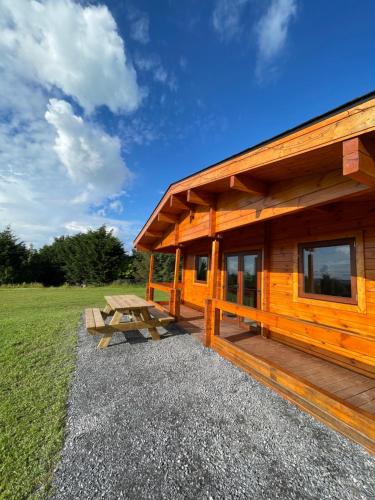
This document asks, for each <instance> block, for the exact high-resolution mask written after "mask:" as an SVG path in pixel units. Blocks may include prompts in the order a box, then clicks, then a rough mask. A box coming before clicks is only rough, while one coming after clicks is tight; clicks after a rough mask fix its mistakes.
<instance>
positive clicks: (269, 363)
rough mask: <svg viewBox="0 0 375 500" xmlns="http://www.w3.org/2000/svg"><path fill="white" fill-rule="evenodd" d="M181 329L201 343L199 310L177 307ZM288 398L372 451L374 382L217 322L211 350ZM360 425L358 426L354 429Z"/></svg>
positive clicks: (202, 331)
mask: <svg viewBox="0 0 375 500" xmlns="http://www.w3.org/2000/svg"><path fill="white" fill-rule="evenodd" d="M179 325H180V326H181V327H182V328H183V329H184V330H186V331H187V332H188V333H190V334H191V335H192V336H194V337H196V338H197V339H199V340H201V341H202V340H203V335H204V316H203V312H200V311H197V310H195V309H191V308H189V307H187V306H185V305H183V304H182V305H181V319H180V321H179ZM212 347H213V348H214V349H215V350H216V351H217V352H218V353H219V354H221V355H222V356H223V357H225V358H227V359H229V360H230V361H232V362H233V363H234V364H236V365H237V366H239V367H241V368H242V369H244V370H246V371H248V372H249V373H251V375H252V376H254V377H255V378H257V379H259V380H260V381H261V382H263V383H264V384H265V385H267V386H270V387H272V388H273V389H274V390H276V391H277V392H278V393H280V394H281V395H282V396H283V397H285V398H286V399H288V400H290V401H293V402H294V403H295V404H297V406H299V407H301V408H302V409H304V410H305V411H307V412H308V413H311V414H313V415H314V416H315V417H317V418H319V419H320V420H322V421H324V422H325V423H326V424H328V425H330V426H331V427H333V428H334V429H335V430H338V431H339V432H342V433H343V434H345V435H346V436H348V437H350V438H352V439H353V440H355V441H357V442H359V443H360V444H362V445H363V446H365V447H366V448H367V449H368V450H369V451H371V452H372V453H375V379H372V378H370V377H366V376H365V375H360V374H358V373H355V372H352V371H350V370H348V369H346V368H343V367H341V366H339V365H336V364H334V363H331V362H329V361H326V360H324V359H321V358H318V357H316V356H314V355H312V354H308V353H306V352H303V351H299V350H298V349H295V348H293V347H290V346H287V345H285V344H281V343H279V342H277V341H275V340H272V339H267V338H264V337H262V336H260V335H253V334H251V333H249V332H245V331H244V329H241V328H239V327H238V326H237V325H236V324H234V323H232V322H228V321H221V322H220V337H217V338H216V339H215V341H214V343H213V346H212ZM357 421H358V425H356V423H357Z"/></svg>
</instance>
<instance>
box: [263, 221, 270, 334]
mask: <svg viewBox="0 0 375 500" xmlns="http://www.w3.org/2000/svg"><path fill="white" fill-rule="evenodd" d="M270 264H271V222H269V221H267V222H265V223H264V239H263V283H262V287H263V304H262V309H263V311H267V312H268V311H269V310H270V293H271V288H270ZM261 334H262V336H263V337H266V338H268V337H269V336H270V328H269V325H267V324H265V323H262V326H261Z"/></svg>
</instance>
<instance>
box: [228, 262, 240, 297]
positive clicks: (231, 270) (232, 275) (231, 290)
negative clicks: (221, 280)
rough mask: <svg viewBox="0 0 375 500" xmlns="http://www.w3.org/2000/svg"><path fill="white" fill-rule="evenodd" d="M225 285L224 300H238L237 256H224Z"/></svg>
mask: <svg viewBox="0 0 375 500" xmlns="http://www.w3.org/2000/svg"><path fill="white" fill-rule="evenodd" d="M225 268H226V287H225V300H227V301H228V302H238V278H239V257H238V255H228V256H227V257H226V267H225Z"/></svg>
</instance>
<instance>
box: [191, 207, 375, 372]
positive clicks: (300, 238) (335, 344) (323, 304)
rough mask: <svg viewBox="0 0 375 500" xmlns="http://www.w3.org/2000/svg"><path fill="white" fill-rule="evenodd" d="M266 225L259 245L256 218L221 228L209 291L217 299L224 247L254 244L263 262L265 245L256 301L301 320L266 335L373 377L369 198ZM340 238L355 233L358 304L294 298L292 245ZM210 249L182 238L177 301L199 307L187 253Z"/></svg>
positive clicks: (199, 292) (199, 289)
mask: <svg viewBox="0 0 375 500" xmlns="http://www.w3.org/2000/svg"><path fill="white" fill-rule="evenodd" d="M268 227H269V233H270V234H269V237H268V238H269V239H268V240H267V241H268V248H267V249H265V241H266V240H265V224H264V223H259V224H255V225H251V226H245V227H244V228H242V229H241V230H232V231H228V232H225V233H223V235H222V239H221V240H220V253H221V255H220V269H219V280H218V284H217V285H218V289H217V290H218V293H217V296H218V297H220V298H224V282H225V279H224V254H225V253H232V252H236V251H238V252H240V251H245V250H258V249H259V250H261V251H262V253H263V261H264V256H265V253H264V252H265V251H266V250H268V252H269V270H268V274H269V278H268V279H269V283H268V287H269V292H268V297H267V298H266V297H265V292H266V290H265V286H266V284H265V282H264V280H265V278H264V276H263V279H262V282H263V286H262V308H263V309H267V310H269V311H270V312H272V313H277V314H280V315H283V316H290V317H294V318H298V319H300V320H302V321H306V322H309V323H301V325H302V326H301V328H298V329H297V330H296V331H295V332H291V331H286V330H283V328H282V327H280V328H273V329H272V330H270V331H269V334H270V337H271V338H274V339H275V340H278V341H281V342H284V343H287V344H288V345H292V346H294V347H297V348H299V349H302V350H305V351H308V352H311V353H314V354H315V355H319V356H321V357H325V358H329V359H330V360H332V361H334V362H336V363H338V364H341V365H342V366H346V367H349V368H351V369H355V370H357V371H358V372H360V373H363V374H366V375H370V376H372V377H375V201H372V200H370V199H369V200H366V201H362V202H361V201H346V202H340V203H337V204H335V205H334V206H329V207H326V208H324V207H323V208H321V209H314V210H307V211H304V212H300V213H299V214H298V215H292V216H285V217H281V218H278V219H275V220H273V221H272V222H269V223H268ZM343 237H345V238H348V237H353V238H356V254H357V263H358V264H357V270H358V273H357V274H358V276H357V285H358V304H343V303H339V302H331V301H330V302H327V301H325V300H320V299H304V298H301V297H299V293H298V244H299V243H306V242H310V241H311V242H314V241H315V242H318V241H323V240H337V239H341V238H343ZM210 251H211V240H209V239H208V238H206V239H205V240H196V241H195V242H190V245H189V246H187V247H186V248H185V249H184V256H185V258H184V283H183V296H184V301H185V303H186V304H187V305H190V306H193V307H197V308H199V309H203V307H204V303H205V299H206V298H208V297H209V291H208V283H207V285H206V284H202V283H197V282H196V281H195V257H196V255H202V254H206V255H209V254H210ZM262 267H263V266H262ZM263 274H264V275H265V272H264V270H263ZM314 323H318V324H320V325H325V326H327V332H326V334H324V337H321V336H320V335H318V336H317V333H316V332H315V331H314Z"/></svg>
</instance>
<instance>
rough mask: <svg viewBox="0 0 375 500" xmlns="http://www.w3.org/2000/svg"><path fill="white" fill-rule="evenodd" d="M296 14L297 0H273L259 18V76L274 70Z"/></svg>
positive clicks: (257, 30) (257, 29) (257, 28)
mask: <svg viewBox="0 0 375 500" xmlns="http://www.w3.org/2000/svg"><path fill="white" fill-rule="evenodd" d="M296 14H297V2H296V0H272V1H271V4H270V5H269V7H268V9H267V11H266V12H265V14H264V15H263V16H262V17H261V19H260V20H259V22H258V24H257V27H256V33H257V45H258V61H257V70H256V72H257V76H258V78H260V79H262V77H263V75H264V72H265V71H266V70H268V71H271V72H272V71H273V70H274V67H272V65H273V63H274V60H275V58H276V57H277V56H278V55H279V54H280V52H281V51H282V50H283V48H284V46H285V43H286V40H287V36H288V30H289V26H290V23H291V21H292V20H293V19H294V18H295V17H296Z"/></svg>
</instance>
